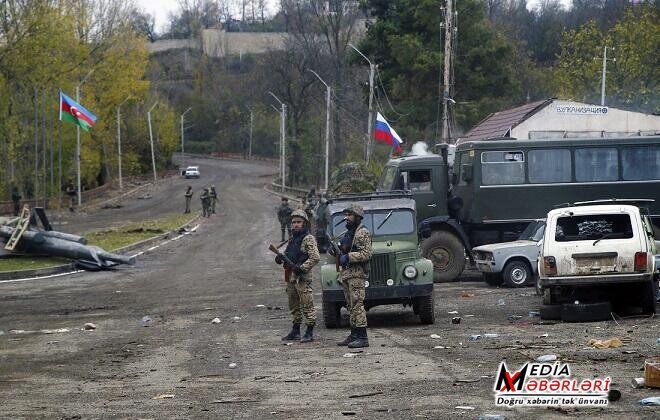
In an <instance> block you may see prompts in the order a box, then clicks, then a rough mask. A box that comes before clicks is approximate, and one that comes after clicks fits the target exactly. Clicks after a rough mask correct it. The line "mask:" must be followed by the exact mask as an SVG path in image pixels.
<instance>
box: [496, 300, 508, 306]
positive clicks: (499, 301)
mask: <svg viewBox="0 0 660 420" xmlns="http://www.w3.org/2000/svg"><path fill="white" fill-rule="evenodd" d="M504 305H506V302H505V301H504V299H498V300H497V306H504Z"/></svg>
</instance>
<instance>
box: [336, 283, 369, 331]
mask: <svg viewBox="0 0 660 420" xmlns="http://www.w3.org/2000/svg"><path fill="white" fill-rule="evenodd" d="M341 285H342V287H343V288H344V298H345V299H346V309H348V313H349V315H350V321H351V327H353V328H355V327H366V326H367V311H366V310H365V309H364V279H363V278H361V277H353V278H349V279H345V280H343V281H342V282H341Z"/></svg>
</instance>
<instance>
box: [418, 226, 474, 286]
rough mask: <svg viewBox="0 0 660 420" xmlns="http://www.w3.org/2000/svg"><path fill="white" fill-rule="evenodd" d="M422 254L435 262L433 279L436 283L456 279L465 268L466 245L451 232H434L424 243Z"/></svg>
mask: <svg viewBox="0 0 660 420" xmlns="http://www.w3.org/2000/svg"><path fill="white" fill-rule="evenodd" d="M422 254H423V255H424V258H428V259H429V260H431V261H432V262H433V281H434V282H436V283H443V282H448V281H453V280H456V279H457V278H458V276H460V275H461V273H462V272H463V269H464V268H465V247H464V246H463V243H462V242H461V240H460V239H459V238H457V237H456V235H454V234H453V233H451V232H447V231H444V230H439V231H436V232H433V233H432V234H431V237H429V238H427V239H425V240H424V242H423V243H422Z"/></svg>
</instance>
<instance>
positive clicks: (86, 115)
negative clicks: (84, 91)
mask: <svg viewBox="0 0 660 420" xmlns="http://www.w3.org/2000/svg"><path fill="white" fill-rule="evenodd" d="M60 121H69V122H72V123H74V124H76V125H79V126H80V128H82V129H83V130H85V131H87V132H89V129H90V128H92V127H93V126H94V124H96V115H94V114H92V113H91V112H89V111H88V110H87V109H85V107H84V106H82V105H80V104H79V103H77V102H76V101H74V100H73V99H71V98H69V97H68V96H66V95H65V94H63V93H62V91H60Z"/></svg>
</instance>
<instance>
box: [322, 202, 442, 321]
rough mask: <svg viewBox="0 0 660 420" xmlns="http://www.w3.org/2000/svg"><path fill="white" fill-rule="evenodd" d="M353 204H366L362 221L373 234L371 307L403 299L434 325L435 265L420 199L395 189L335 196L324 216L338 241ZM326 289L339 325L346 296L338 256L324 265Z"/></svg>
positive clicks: (327, 314) (326, 314) (328, 307)
mask: <svg viewBox="0 0 660 420" xmlns="http://www.w3.org/2000/svg"><path fill="white" fill-rule="evenodd" d="M349 203H357V204H359V205H360V206H362V207H363V209H364V213H365V214H364V219H363V220H362V224H364V225H365V226H366V227H367V229H369V232H371V235H372V250H373V256H372V258H371V263H370V270H369V279H368V280H367V282H366V286H367V287H366V290H365V299H364V306H365V309H367V310H368V309H369V308H372V307H374V306H378V305H390V304H403V305H404V306H411V307H412V309H413V311H414V313H415V314H416V315H419V319H420V321H421V322H422V323H423V324H433V323H434V322H435V312H434V302H433V264H432V263H431V261H429V260H427V259H426V258H422V257H421V256H420V248H419V241H418V234H417V227H416V214H415V200H413V199H412V196H411V194H410V193H408V192H403V191H390V192H387V193H374V194H369V195H363V194H354V195H347V196H343V197H339V198H334V199H332V200H330V201H329V202H328V203H327V205H326V206H325V211H324V213H323V218H324V219H325V222H326V223H325V226H326V232H327V234H328V236H330V237H331V238H332V240H333V241H336V240H337V239H338V238H339V237H340V236H342V235H343V233H344V232H345V231H346V224H345V223H344V222H343V219H344V215H343V210H344V209H345V208H346V207H347V206H348V204H349ZM321 291H322V296H323V298H322V301H323V319H324V322H325V325H326V327H328V328H336V327H338V326H340V321H341V317H340V314H341V312H340V311H341V307H342V306H346V301H345V299H344V290H343V288H342V285H341V283H340V281H339V272H338V271H337V267H336V265H335V259H334V257H331V256H330V255H328V261H327V264H325V265H323V266H322V267H321Z"/></svg>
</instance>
